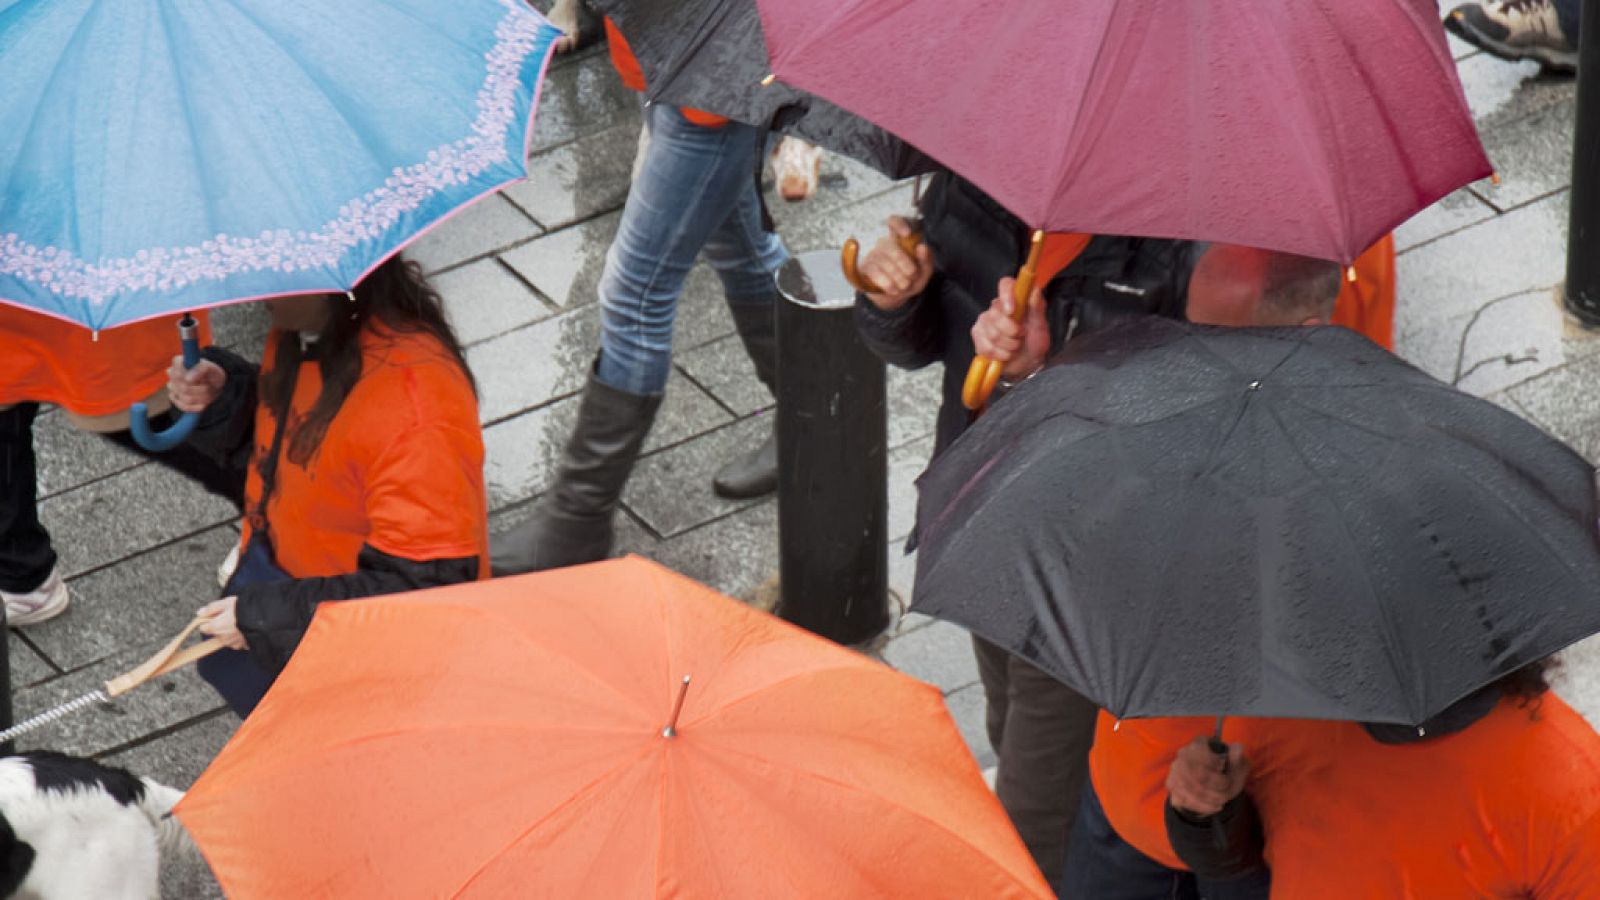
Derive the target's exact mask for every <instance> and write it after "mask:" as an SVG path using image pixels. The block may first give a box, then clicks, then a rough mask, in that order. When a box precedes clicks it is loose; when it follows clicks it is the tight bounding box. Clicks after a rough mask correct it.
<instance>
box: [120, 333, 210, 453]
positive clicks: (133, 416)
mask: <svg viewBox="0 0 1600 900" xmlns="http://www.w3.org/2000/svg"><path fill="white" fill-rule="evenodd" d="M178 336H179V337H180V338H182V340H183V366H184V368H186V369H192V368H194V367H195V366H198V365H199V364H200V323H198V322H196V321H195V320H194V317H193V316H187V315H186V316H184V317H183V319H182V320H180V321H179V322H178ZM199 424H200V414H199V413H191V412H186V413H184V414H183V415H181V416H179V417H178V421H177V423H176V424H174V425H173V426H172V427H170V428H168V429H167V430H165V431H160V432H158V431H156V430H155V429H153V428H151V427H150V417H149V414H148V413H146V412H145V405H144V404H143V403H135V404H134V405H133V406H131V407H129V409H128V430H129V431H131V432H132V433H133V441H134V443H136V444H138V445H139V446H141V447H143V448H144V449H146V450H149V451H150V452H152V453H165V452H167V451H168V450H171V449H172V448H173V447H176V446H178V445H179V444H181V443H183V442H184V441H187V440H188V439H189V435H191V434H193V433H194V429H195V426H196V425H199Z"/></svg>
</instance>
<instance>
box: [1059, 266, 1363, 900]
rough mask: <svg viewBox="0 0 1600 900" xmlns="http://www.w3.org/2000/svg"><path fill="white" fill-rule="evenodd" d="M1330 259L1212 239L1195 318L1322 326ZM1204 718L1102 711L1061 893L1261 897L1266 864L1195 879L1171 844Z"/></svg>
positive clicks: (1198, 279)
mask: <svg viewBox="0 0 1600 900" xmlns="http://www.w3.org/2000/svg"><path fill="white" fill-rule="evenodd" d="M1342 278H1343V276H1342V274H1341V271H1340V269H1339V267H1338V266H1336V265H1335V264H1333V263H1329V262H1323V261H1320V260H1312V259H1307V258H1304V257H1298V256H1292V255H1290V254H1283V253H1273V252H1270V251H1266V250H1257V249H1253V248H1249V247H1239V246H1233V245H1227V244H1212V245H1210V246H1209V247H1208V248H1207V249H1206V251H1205V253H1204V254H1203V255H1202V256H1201V257H1200V259H1199V261H1198V262H1197V263H1196V264H1195V269H1194V274H1193V276H1192V277H1191V278H1190V280H1189V295H1188V304H1187V308H1186V309H1187V316H1188V318H1189V320H1190V321H1191V322H1197V323H1200V324H1203V325H1220V326H1228V327H1251V326H1274V327H1292V326H1302V325H1303V326H1315V325H1323V324H1328V322H1329V319H1330V318H1332V317H1333V315H1334V311H1335V309H1336V307H1337V304H1338V303H1339V302H1340V298H1341V297H1343V296H1346V294H1345V293H1344V292H1345V291H1346V290H1347V289H1348V284H1346V285H1344V286H1341V281H1342ZM1212 724H1213V722H1212V720H1207V719H1137V720H1127V721H1124V722H1121V723H1118V722H1116V721H1115V720H1114V719H1112V718H1111V716H1110V715H1108V714H1107V713H1105V712H1102V713H1100V717H1099V721H1098V723H1097V725H1096V729H1095V737H1094V744H1093V746H1092V748H1091V749H1090V751H1089V786H1088V789H1086V790H1085V791H1084V792H1083V799H1082V801H1081V804H1080V807H1079V814H1078V819H1077V821H1076V822H1075V823H1074V825H1073V829H1072V839H1071V845H1070V846H1069V847H1068V850H1067V861H1066V867H1065V870H1064V872H1063V875H1062V896H1065V897H1095V898H1101V900H1166V898H1173V897H1176V898H1197V897H1201V896H1204V897H1206V898H1207V900H1221V898H1227V900H1234V898H1238V900H1261V898H1265V897H1267V896H1268V890H1269V880H1268V877H1267V873H1266V872H1265V871H1264V870H1259V869H1257V870H1249V869H1246V870H1241V871H1238V872H1233V873H1230V874H1231V876H1232V877H1229V878H1216V879H1204V878H1198V877H1196V874H1195V873H1192V872H1190V871H1189V870H1188V867H1186V866H1185V865H1184V863H1183V861H1182V860H1181V859H1179V857H1178V856H1177V855H1176V854H1175V853H1174V852H1173V851H1172V849H1171V847H1170V846H1169V845H1168V844H1167V840H1166V829H1165V824H1164V820H1163V813H1162V805H1163V803H1164V801H1165V793H1166V792H1165V789H1164V781H1165V778H1166V771H1167V766H1168V765H1169V764H1170V762H1171V759H1172V756H1173V754H1175V753H1176V752H1177V750H1178V748H1179V747H1181V746H1183V745H1184V744H1187V743H1188V742H1189V741H1190V740H1191V739H1192V738H1193V737H1194V736H1196V735H1202V734H1209V733H1210V729H1211V726H1212Z"/></svg>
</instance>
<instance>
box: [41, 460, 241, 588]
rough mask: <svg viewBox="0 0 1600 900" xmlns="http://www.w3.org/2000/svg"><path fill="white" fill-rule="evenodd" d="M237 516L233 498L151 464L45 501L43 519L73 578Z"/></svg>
mask: <svg viewBox="0 0 1600 900" xmlns="http://www.w3.org/2000/svg"><path fill="white" fill-rule="evenodd" d="M236 517H237V513H236V512H235V511H234V508H233V506H232V505H230V504H229V503H228V502H227V501H225V500H222V499H221V498H218V497H213V496H211V495H210V494H207V493H205V492H204V491H201V490H199V489H197V488H196V487H195V486H194V485H191V484H190V483H189V482H188V481H186V480H185V479H184V478H183V476H181V475H179V474H177V473H176V472H173V471H171V470H169V469H165V468H163V467H161V466H158V465H154V464H151V463H146V464H144V465H141V466H137V467H135V468H133V469H130V470H128V471H127V472H126V473H123V474H122V475H120V476H118V477H117V478H114V479H106V480H103V481H96V482H94V483H92V484H88V485H85V486H84V487H81V488H78V489H76V490H72V491H67V492H66V493H63V494H57V495H56V496H54V497H51V498H50V499H48V500H45V501H42V502H40V504H39V518H40V520H41V521H43V522H44V526H45V527H46V528H48V529H49V530H50V533H51V534H52V535H54V536H55V541H56V554H57V555H58V556H59V557H60V563H59V566H60V568H61V571H62V572H63V574H65V575H66V576H68V577H71V576H74V575H77V574H80V573H82V572H87V571H89V570H92V569H97V568H100V567H101V566H106V565H110V564H112V563H115V562H117V561H118V560H121V559H125V558H127V557H128V556H131V555H133V554H135V553H139V552H142V551H144V550H149V549H151V548H153V547H157V546H160V545H162V544H165V543H167V542H168V541H172V540H175V539H177V538H181V537H185V536H188V535H191V534H195V533H197V532H200V531H203V530H205V529H207V528H211V527H213V526H216V525H221V524H223V523H226V522H231V521H233V520H234V519H235V518H236Z"/></svg>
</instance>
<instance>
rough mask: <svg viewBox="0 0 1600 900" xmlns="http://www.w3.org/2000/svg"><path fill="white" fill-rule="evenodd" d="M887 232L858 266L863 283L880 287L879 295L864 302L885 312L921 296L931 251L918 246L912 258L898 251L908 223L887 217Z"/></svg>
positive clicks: (930, 266) (930, 269) (929, 275)
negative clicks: (864, 278)
mask: <svg viewBox="0 0 1600 900" xmlns="http://www.w3.org/2000/svg"><path fill="white" fill-rule="evenodd" d="M889 231H890V235H889V236H888V237H884V238H880V239H879V240H878V243H877V244H875V245H874V246H873V248H872V250H871V251H870V252H868V253H867V258H866V259H864V260H862V261H861V266H860V271H861V274H862V275H863V276H865V277H866V278H867V280H869V281H871V282H872V283H873V284H875V285H877V286H878V287H880V288H883V292H882V293H877V294H868V295H867V299H868V300H870V301H872V305H873V306H876V307H877V308H879V309H881V310H884V311H885V312H888V311H890V310H895V309H899V308H900V307H902V306H905V305H906V303H907V302H908V301H909V300H910V299H911V298H912V297H915V296H917V295H918V294H920V293H922V291H923V289H925V288H926V287H927V286H928V279H930V278H932V277H933V251H932V250H930V249H929V248H928V245H927V244H919V245H918V246H917V252H916V255H915V256H911V255H907V254H906V251H905V250H903V249H901V248H900V238H903V237H909V236H910V235H911V233H912V230H911V223H910V222H907V221H906V220H905V219H902V218H901V217H899V216H890V217H889Z"/></svg>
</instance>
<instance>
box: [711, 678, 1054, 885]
mask: <svg viewBox="0 0 1600 900" xmlns="http://www.w3.org/2000/svg"><path fill="white" fill-rule="evenodd" d="M935 690H937V688H935ZM721 749H722V752H723V753H725V754H726V755H728V756H736V757H742V758H744V759H747V760H753V761H755V762H758V763H761V764H763V765H766V766H771V767H772V768H775V769H782V770H784V771H787V772H790V773H792V774H793V775H795V776H797V777H800V778H805V779H808V780H810V781H816V782H819V783H821V784H824V785H827V786H828V787H830V788H834V789H836V790H841V791H846V792H849V793H852V794H855V795H856V796H859V797H866V798H869V799H871V800H876V801H877V802H879V803H881V804H883V805H884V806H886V807H888V808H890V809H895V810H899V811H901V812H903V813H905V814H906V815H908V816H911V817H912V818H915V819H917V820H918V821H920V822H923V823H925V824H926V825H928V826H929V829H930V830H932V831H938V832H940V833H942V834H944V835H945V836H946V837H949V838H951V839H952V840H954V841H955V842H956V843H957V844H959V845H961V846H963V847H966V848H967V849H968V850H970V851H971V852H972V853H973V855H974V856H976V857H977V858H978V859H981V860H988V861H990V862H992V863H994V864H995V868H996V869H997V870H999V871H1001V872H1003V873H1004V874H1005V876H1006V877H1007V878H1008V879H1009V880H1010V881H1011V883H1012V884H1013V885H1015V886H1017V887H1020V888H1026V887H1027V884H1026V883H1025V882H1023V881H1022V880H1021V879H1018V878H1017V877H1016V876H1015V875H1013V874H1012V873H1011V872H1009V871H1007V870H1005V869H1004V868H1003V867H1002V866H1000V865H999V861H998V860H996V859H995V858H994V857H993V856H990V855H989V854H988V853H986V852H984V851H983V850H982V849H981V848H979V847H978V846H977V845H976V844H974V843H973V842H972V841H971V840H970V839H968V838H967V837H966V836H965V835H963V834H961V833H960V832H957V831H954V830H952V829H951V828H950V827H949V826H948V825H946V824H944V823H943V822H940V821H938V820H937V819H931V818H929V817H928V816H927V815H925V814H924V813H922V812H921V811H920V810H917V809H913V808H911V807H909V806H905V805H902V804H900V803H898V802H896V801H894V800H891V799H890V798H888V797H886V796H884V795H883V794H882V793H880V792H878V791H875V790H872V789H871V788H870V787H867V786H864V785H859V784H853V783H851V782H848V781H841V780H839V779H837V778H832V777H829V776H827V775H824V774H823V773H821V772H816V771H813V770H811V769H803V768H800V767H798V766H795V765H786V764H784V763H780V762H777V761H776V760H770V759H767V758H766V757H763V756H757V755H756V754H754V753H747V752H745V751H743V750H740V749H738V748H736V747H729V746H724V747H722V748H721Z"/></svg>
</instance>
